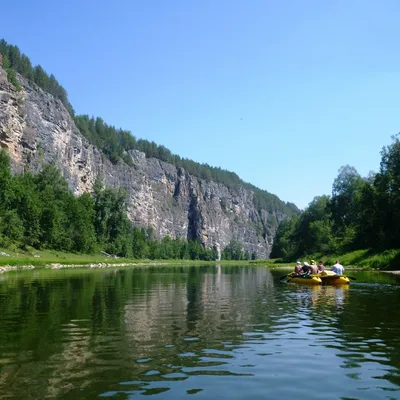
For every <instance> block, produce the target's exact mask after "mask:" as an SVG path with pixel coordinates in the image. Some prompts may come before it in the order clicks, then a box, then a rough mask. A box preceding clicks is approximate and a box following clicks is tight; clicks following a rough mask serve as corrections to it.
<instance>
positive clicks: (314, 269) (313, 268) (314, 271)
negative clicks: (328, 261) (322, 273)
mask: <svg viewBox="0 0 400 400" xmlns="http://www.w3.org/2000/svg"><path fill="white" fill-rule="evenodd" d="M310 272H311V273H312V274H314V275H316V274H318V267H317V264H316V263H315V261H314V260H311V265H310Z"/></svg>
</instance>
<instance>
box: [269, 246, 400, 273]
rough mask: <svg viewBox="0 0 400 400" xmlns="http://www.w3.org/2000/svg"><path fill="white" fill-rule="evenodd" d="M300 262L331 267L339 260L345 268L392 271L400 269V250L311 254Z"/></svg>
mask: <svg viewBox="0 0 400 400" xmlns="http://www.w3.org/2000/svg"><path fill="white" fill-rule="evenodd" d="M300 260H301V261H302V262H304V261H308V262H310V260H315V261H316V262H317V263H318V262H319V261H320V260H322V261H323V262H324V264H325V265H326V266H331V265H333V264H335V263H336V260H339V262H340V263H341V264H342V265H344V266H345V267H354V268H361V269H365V270H368V269H379V270H387V271H391V270H398V269H400V249H393V250H386V251H384V252H380V253H377V252H375V251H372V250H369V249H364V250H356V251H352V252H350V253H345V254H333V255H328V256H326V255H324V254H310V255H306V256H304V257H302V258H300ZM280 262H281V260H270V263H269V265H280ZM295 262H296V260H293V262H292V263H291V264H290V265H292V266H294V264H295ZM286 265H287V263H286Z"/></svg>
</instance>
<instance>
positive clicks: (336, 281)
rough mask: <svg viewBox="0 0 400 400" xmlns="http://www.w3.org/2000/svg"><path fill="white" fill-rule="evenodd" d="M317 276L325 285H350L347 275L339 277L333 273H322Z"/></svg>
mask: <svg viewBox="0 0 400 400" xmlns="http://www.w3.org/2000/svg"><path fill="white" fill-rule="evenodd" d="M313 276H315V275H313ZM317 276H318V277H319V278H320V279H321V281H322V284H324V285H348V284H349V283H350V279H349V278H348V277H347V276H346V275H337V274H335V273H334V272H333V271H322V272H320V273H319V274H318V275H317Z"/></svg>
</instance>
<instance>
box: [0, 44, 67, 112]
mask: <svg viewBox="0 0 400 400" xmlns="http://www.w3.org/2000/svg"><path fill="white" fill-rule="evenodd" d="M0 54H2V56H3V68H4V69H5V70H6V72H7V75H8V80H9V81H10V82H11V83H12V84H13V85H14V86H15V87H16V88H17V89H18V90H19V89H21V86H20V84H19V82H18V80H17V78H16V74H15V73H16V72H17V73H19V74H21V75H22V76H23V77H25V78H26V79H28V80H30V81H32V82H34V83H36V84H37V85H38V86H39V87H40V88H41V89H43V90H44V91H46V92H48V93H50V94H52V95H53V96H54V97H55V98H57V99H59V100H61V101H62V103H63V104H64V106H65V107H66V109H67V110H68V112H69V113H70V114H71V115H74V110H73V108H72V106H71V104H70V102H69V100H68V94H67V91H66V90H65V89H64V88H63V87H62V86H61V85H60V84H59V83H58V81H57V79H56V78H55V76H54V75H53V74H51V75H48V74H47V72H46V71H45V70H44V69H43V68H42V67H41V66H40V65H37V66H36V67H33V66H32V64H31V61H30V60H29V58H28V57H27V56H26V55H25V54H22V53H21V51H20V49H19V48H18V47H17V46H12V45H10V44H8V43H7V42H6V41H5V40H4V39H1V40H0Z"/></svg>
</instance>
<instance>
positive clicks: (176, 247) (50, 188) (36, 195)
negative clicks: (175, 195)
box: [0, 149, 255, 260]
mask: <svg viewBox="0 0 400 400" xmlns="http://www.w3.org/2000/svg"><path fill="white" fill-rule="evenodd" d="M0 247H8V248H10V247H11V248H12V247H16V248H22V249H27V248H29V247H34V248H36V249H54V250H60V251H67V252H76V253H93V252H95V251H98V250H104V251H106V252H107V253H112V254H116V255H118V256H123V257H133V258H139V259H143V258H150V259H191V260H215V259H217V258H218V251H217V249H216V248H215V247H214V248H213V249H205V248H204V247H203V245H202V244H201V243H200V242H198V241H189V242H188V241H186V240H185V239H171V238H169V237H168V236H166V237H165V238H163V239H162V240H161V241H157V240H155V239H154V237H153V234H152V230H151V229H149V228H147V229H145V228H138V227H135V226H134V225H133V224H132V223H131V222H130V221H129V219H128V217H127V213H126V195H125V193H124V192H123V191H122V190H116V189H105V188H103V187H102V185H101V183H100V182H96V185H95V187H94V190H93V193H84V194H83V195H81V196H79V197H74V195H73V194H72V192H71V191H70V189H69V188H68V184H67V182H66V181H65V179H64V178H63V177H62V175H61V173H60V171H59V170H57V169H56V168H55V167H54V166H53V165H47V166H45V167H44V168H43V170H42V171H41V172H40V173H38V174H36V175H32V174H31V173H30V172H25V173H23V174H20V175H14V176H13V175H12V174H11V168H10V159H9V155H8V153H7V152H6V151H5V150H4V149H2V150H0ZM253 257H255V255H253ZM222 258H223V259H229V260H233V259H239V260H240V259H250V254H248V253H244V252H243V248H242V246H241V245H240V244H239V243H235V242H232V243H230V244H229V245H228V246H227V247H226V249H224V250H223V252H222Z"/></svg>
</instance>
